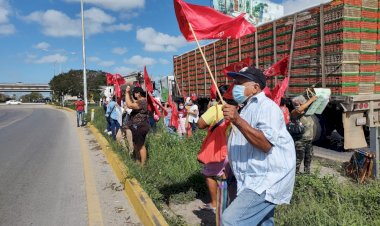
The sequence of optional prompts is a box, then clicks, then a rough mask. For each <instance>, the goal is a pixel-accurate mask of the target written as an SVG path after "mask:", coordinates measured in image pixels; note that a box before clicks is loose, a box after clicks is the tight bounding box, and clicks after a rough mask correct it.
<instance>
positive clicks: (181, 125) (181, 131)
mask: <svg viewBox="0 0 380 226" xmlns="http://www.w3.org/2000/svg"><path fill="white" fill-rule="evenodd" d="M186 117H187V111H186V108H185V107H184V104H183V103H179V104H178V128H177V133H178V135H179V136H180V137H182V136H183V135H185V134H186V126H185V124H186Z"/></svg>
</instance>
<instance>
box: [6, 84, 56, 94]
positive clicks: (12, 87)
mask: <svg viewBox="0 0 380 226" xmlns="http://www.w3.org/2000/svg"><path fill="white" fill-rule="evenodd" d="M0 92H52V90H51V89H50V86H49V84H27V83H20V82H19V83H0Z"/></svg>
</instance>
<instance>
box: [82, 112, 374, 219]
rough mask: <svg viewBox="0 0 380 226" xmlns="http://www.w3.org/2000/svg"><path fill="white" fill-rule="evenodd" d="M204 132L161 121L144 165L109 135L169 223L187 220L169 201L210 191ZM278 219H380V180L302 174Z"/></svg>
mask: <svg viewBox="0 0 380 226" xmlns="http://www.w3.org/2000/svg"><path fill="white" fill-rule="evenodd" d="M89 109H91V108H89ZM93 124H94V125H95V127H97V128H98V129H99V130H100V131H103V130H104V129H105V127H106V122H105V118H104V111H103V109H102V108H100V107H95V119H94V122H93ZM204 136H205V132H203V131H202V132H198V133H195V135H194V136H193V137H192V138H190V139H181V138H178V137H177V136H175V135H171V134H169V133H168V132H166V130H164V128H163V126H162V124H158V128H157V129H156V131H155V132H154V133H150V134H149V135H148V138H147V142H146V144H147V148H148V153H149V154H148V155H149V159H148V162H147V164H146V166H145V167H143V168H141V167H140V166H139V165H138V164H136V163H135V161H134V160H133V159H132V158H131V157H130V156H129V155H128V154H126V151H125V149H124V148H123V147H121V146H120V145H117V144H116V143H115V142H114V141H113V140H112V139H110V137H109V136H107V137H106V138H107V139H108V141H109V142H110V144H111V146H112V148H113V150H114V151H115V152H116V153H117V154H118V155H119V156H120V157H121V158H122V160H123V161H124V163H125V164H126V165H127V167H128V169H129V175H130V176H131V177H134V178H136V179H137V180H138V181H139V182H140V184H141V186H142V187H143V189H144V190H145V191H146V192H147V193H148V195H149V196H150V197H151V199H152V200H153V202H154V203H155V204H156V206H157V207H158V208H159V209H160V211H161V212H162V213H163V215H164V216H165V217H166V219H167V221H168V223H169V224H171V225H185V224H186V223H185V222H184V221H183V219H181V218H180V217H173V216H170V215H168V214H167V212H166V211H165V206H166V205H167V204H171V203H187V202H189V201H192V200H194V199H195V198H199V197H203V196H205V195H206V194H207V188H206V184H205V182H204V178H203V176H202V175H201V173H200V172H201V165H200V164H199V163H198V161H197V159H196V156H197V153H198V150H199V148H200V146H201V143H202V141H203V138H204ZM275 221H276V225H380V186H379V182H378V181H373V182H371V183H367V184H365V185H357V184H353V183H347V184H341V183H338V182H337V180H336V179H335V178H333V177H328V176H324V177H321V175H319V174H318V173H315V174H311V175H301V176H298V177H297V179H296V184H295V190H294V195H293V199H292V202H291V204H290V205H283V206H279V207H277V209H276V214H275Z"/></svg>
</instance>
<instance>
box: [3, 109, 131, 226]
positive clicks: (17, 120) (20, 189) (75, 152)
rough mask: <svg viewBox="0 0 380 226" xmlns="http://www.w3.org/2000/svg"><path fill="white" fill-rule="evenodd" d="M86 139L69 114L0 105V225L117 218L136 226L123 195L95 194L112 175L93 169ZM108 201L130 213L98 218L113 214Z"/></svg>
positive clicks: (93, 158) (84, 222)
mask: <svg viewBox="0 0 380 226" xmlns="http://www.w3.org/2000/svg"><path fill="white" fill-rule="evenodd" d="M87 137H88V135H87V133H86V128H79V129H78V128H77V127H76V121H75V118H74V117H73V113H71V112H65V111H63V110H56V109H53V108H49V107H45V106H43V105H41V106H0V225H4V226H5V225H6V226H8V225H38V226H40V225H75V226H80V225H89V224H90V225H104V223H106V225H122V224H123V223H122V222H121V221H120V222H117V220H116V221H115V220H114V219H117V218H121V217H122V218H123V219H122V220H124V219H125V218H128V219H129V218H132V219H133V223H138V222H139V221H138V220H136V217H135V214H134V213H133V209H132V210H130V207H129V206H128V205H129V204H128V203H126V204H124V202H123V201H125V200H123V199H124V197H123V195H122V194H123V193H122V192H119V193H115V192H113V194H100V195H99V192H100V193H101V192H103V193H104V191H102V190H104V189H102V188H103V187H105V185H106V182H107V183H109V180H113V178H114V175H112V173H113V172H112V170H110V169H108V170H107V169H106V170H104V169H101V170H102V171H100V170H98V168H99V165H100V164H101V163H98V162H100V160H99V159H96V158H98V157H97V156H99V153H95V152H94V153H92V152H90V151H89V148H88V140H89V139H88V138H87ZM86 140H87V141H86ZM95 154H96V155H95ZM86 156H87V157H86ZM102 161H103V162H104V160H102ZM91 165H92V166H91ZM103 165H104V164H103ZM105 167H108V165H105ZM99 169H100V168H99ZM100 174H104V175H100ZM98 178H105V179H98ZM99 180H100V181H99ZM106 180H107V181H106ZM89 182H91V183H93V184H90V185H89V184H88V183H89ZM112 197H116V200H117V204H118V205H121V204H123V205H122V206H123V207H124V208H125V206H127V207H128V208H129V209H128V210H129V212H128V216H118V215H115V214H114V216H111V217H112V218H110V217H108V218H107V216H106V217H104V216H103V217H102V213H111V214H108V215H112V212H114V210H113V209H114V208H115V206H114V204H113V203H111V201H110V200H111V198H112ZM107 201H108V202H109V203H108V204H107ZM112 202H116V201H112ZM104 203H106V204H107V205H105V204H104ZM107 206H109V207H107ZM103 207H104V208H108V209H109V210H106V211H105V210H100V209H102V208H103ZM91 214H92V217H91ZM91 218H92V219H91ZM124 221H125V220H124ZM94 222H95V223H94ZM109 223H111V224H109ZM124 225H125V224H124Z"/></svg>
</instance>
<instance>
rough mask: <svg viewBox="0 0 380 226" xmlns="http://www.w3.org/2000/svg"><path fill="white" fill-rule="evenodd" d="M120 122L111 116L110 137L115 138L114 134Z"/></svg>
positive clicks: (117, 130)
mask: <svg viewBox="0 0 380 226" xmlns="http://www.w3.org/2000/svg"><path fill="white" fill-rule="evenodd" d="M119 129H120V124H119V122H118V121H117V120H115V119H112V118H111V131H112V138H113V139H114V140H116V134H117V132H119Z"/></svg>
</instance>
